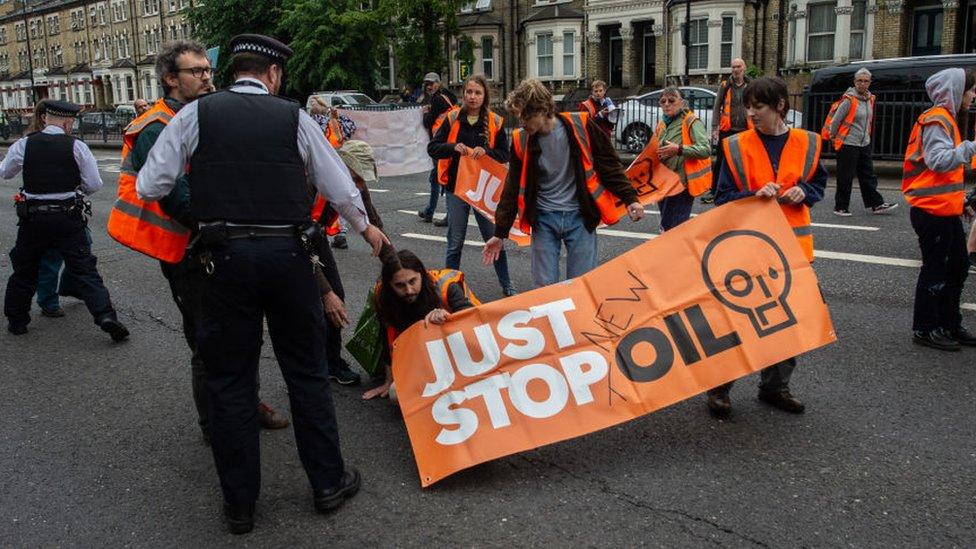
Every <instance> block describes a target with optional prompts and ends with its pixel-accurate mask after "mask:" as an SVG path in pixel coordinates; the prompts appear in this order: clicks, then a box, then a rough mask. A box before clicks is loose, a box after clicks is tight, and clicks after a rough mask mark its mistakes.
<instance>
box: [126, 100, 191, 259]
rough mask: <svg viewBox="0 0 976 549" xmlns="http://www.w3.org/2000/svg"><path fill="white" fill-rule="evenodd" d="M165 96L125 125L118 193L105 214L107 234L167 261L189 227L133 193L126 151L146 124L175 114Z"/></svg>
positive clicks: (177, 254)
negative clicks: (109, 211)
mask: <svg viewBox="0 0 976 549" xmlns="http://www.w3.org/2000/svg"><path fill="white" fill-rule="evenodd" d="M175 114H176V113H174V112H173V110H172V109H170V108H169V106H167V105H166V101H165V99H159V100H158V101H156V104H155V105H153V106H152V108H150V109H149V110H148V111H146V112H145V113H143V114H142V115H141V116H139V117H138V118H136V119H135V120H133V121H132V122H131V123H130V124H129V125H128V126H126V128H125V131H124V133H123V137H122V169H121V173H120V174H119V197H118V200H116V202H115V206H114V207H113V208H112V211H111V213H109V216H108V234H109V235H110V236H111V237H112V238H114V239H115V240H117V241H118V242H119V243H121V244H122V245H124V246H127V247H129V248H132V249H133V250H135V251H137V252H141V253H144V254H146V255H148V256H150V257H154V258H156V259H159V260H160V261H165V262H167V263H179V262H180V261H181V260H182V259H183V255H184V254H185V253H186V246H187V244H189V243H190V232H191V231H190V229H188V228H186V227H184V226H183V225H181V224H180V223H178V222H177V221H176V220H175V219H173V218H172V217H170V216H168V215H166V214H165V213H163V210H162V208H160V207H159V203H158V202H144V201H143V200H140V199H139V197H138V196H137V195H136V177H137V175H138V174H137V172H136V170H135V168H134V167H133V166H132V158H131V156H129V152H130V151H132V148H133V147H134V146H135V144H136V140H138V139H139V134H140V133H142V130H144V129H145V128H146V127H147V126H148V125H149V124H152V123H153V122H160V123H163V124H169V121H170V120H171V119H172V118H173V116H175Z"/></svg>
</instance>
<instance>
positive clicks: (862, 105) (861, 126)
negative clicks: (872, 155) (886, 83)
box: [830, 88, 872, 147]
mask: <svg viewBox="0 0 976 549" xmlns="http://www.w3.org/2000/svg"><path fill="white" fill-rule="evenodd" d="M844 97H853V98H855V99H857V112H856V113H854V120H852V121H851V129H850V131H848V132H847V137H845V138H844V144H845V145H852V146H854V147H867V146H868V145H870V144H871V134H870V133H869V132H868V130H869V129H870V128H868V121H869V120H871V114H872V113H871V92H868V95H867V97H864V96H861V95H858V94H857V90H856V89H854V88H847V91H846V92H844ZM850 110H851V102H850V101H844V102H842V103H841V104H840V105H838V106H837V112H835V113H834V118H833V120H831V123H830V138H831V140H833V138H834V137H836V136H837V130H838V129H839V128H840V123H841V122H843V121H844V119H845V118H847V113H848V112H850Z"/></svg>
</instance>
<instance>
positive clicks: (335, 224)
mask: <svg viewBox="0 0 976 549" xmlns="http://www.w3.org/2000/svg"><path fill="white" fill-rule="evenodd" d="M328 205H329V201H328V200H326V199H324V198H322V195H321V194H318V193H315V202H313V203H312V221H316V222H320V223H321V224H322V225H323V226H325V234H327V235H329V236H335V235H337V234H339V233H340V232H342V227H341V226H340V225H339V212H337V211H335V210H334V209H333V210H332V211H331V212H330V214H329V217H328V218H326V219H323V220H321V221H320V219H319V218H321V217H322V213H323V212H324V211H325V208H326V206H328Z"/></svg>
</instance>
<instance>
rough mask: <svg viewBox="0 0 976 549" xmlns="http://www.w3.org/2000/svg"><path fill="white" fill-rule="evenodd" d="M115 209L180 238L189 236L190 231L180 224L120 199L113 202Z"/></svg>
mask: <svg viewBox="0 0 976 549" xmlns="http://www.w3.org/2000/svg"><path fill="white" fill-rule="evenodd" d="M115 209H116V210H118V211H120V212H122V213H124V214H126V215H128V216H131V217H135V218H137V219H139V221H142V222H144V223H148V224H150V225H153V226H156V227H159V228H160V229H163V230H164V231H169V232H171V233H175V234H178V235H181V236H183V235H187V234H190V229H187V228H186V227H184V226H183V225H181V224H180V223H177V222H176V221H174V220H172V219H167V218H165V217H161V216H160V215H159V214H157V213H156V212H153V211H151V210H147V209H145V208H140V207H139V206H137V205H135V204H132V203H130V202H126V201H125V200H122V199H121V198H120V199H118V200H116V201H115Z"/></svg>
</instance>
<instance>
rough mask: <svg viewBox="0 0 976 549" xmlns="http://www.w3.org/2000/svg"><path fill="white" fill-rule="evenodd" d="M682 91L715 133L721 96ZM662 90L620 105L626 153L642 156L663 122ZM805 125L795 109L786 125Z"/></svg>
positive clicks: (619, 128)
mask: <svg viewBox="0 0 976 549" xmlns="http://www.w3.org/2000/svg"><path fill="white" fill-rule="evenodd" d="M680 89H681V93H682V94H683V95H684V96H685V99H686V100H687V101H688V107H689V108H690V109H691V110H692V112H694V113H695V114H696V115H698V118H700V119H701V120H702V122H704V124H705V128H707V129H708V130H709V131H711V127H712V109H713V108H714V107H715V98H716V96H717V95H718V94H717V93H716V92H715V91H714V90H710V89H707V88H697V87H694V86H681V87H680ZM661 91H662V90H656V91H652V92H649V93H645V94H643V95H637V96H633V97H630V98H628V99H627V100H626V101H623V102H621V103H620V104H619V105H617V108H616V109H615V110H614V112H613V113H611V116H610V120H611V121H614V117H616V120H615V121H616V126H615V128H614V138H615V139H616V141H617V143H619V144H620V145H621V146H622V147H623V149H625V150H626V151H628V152H630V153H633V154H638V153H640V152H641V151H642V150H644V147H645V146H646V145H647V142H648V141H650V140H651V136H652V135H653V133H654V129H655V128H657V123H658V121H659V120H660V119H661V107H660V105H659V104H658V102H659V101H660V99H661ZM801 122H802V115H801V113H799V112H797V111H794V110H790V112H789V113H787V115H786V123H787V124H788V125H789V126H791V127H794V128H801V127H803V126H802V124H801Z"/></svg>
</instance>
